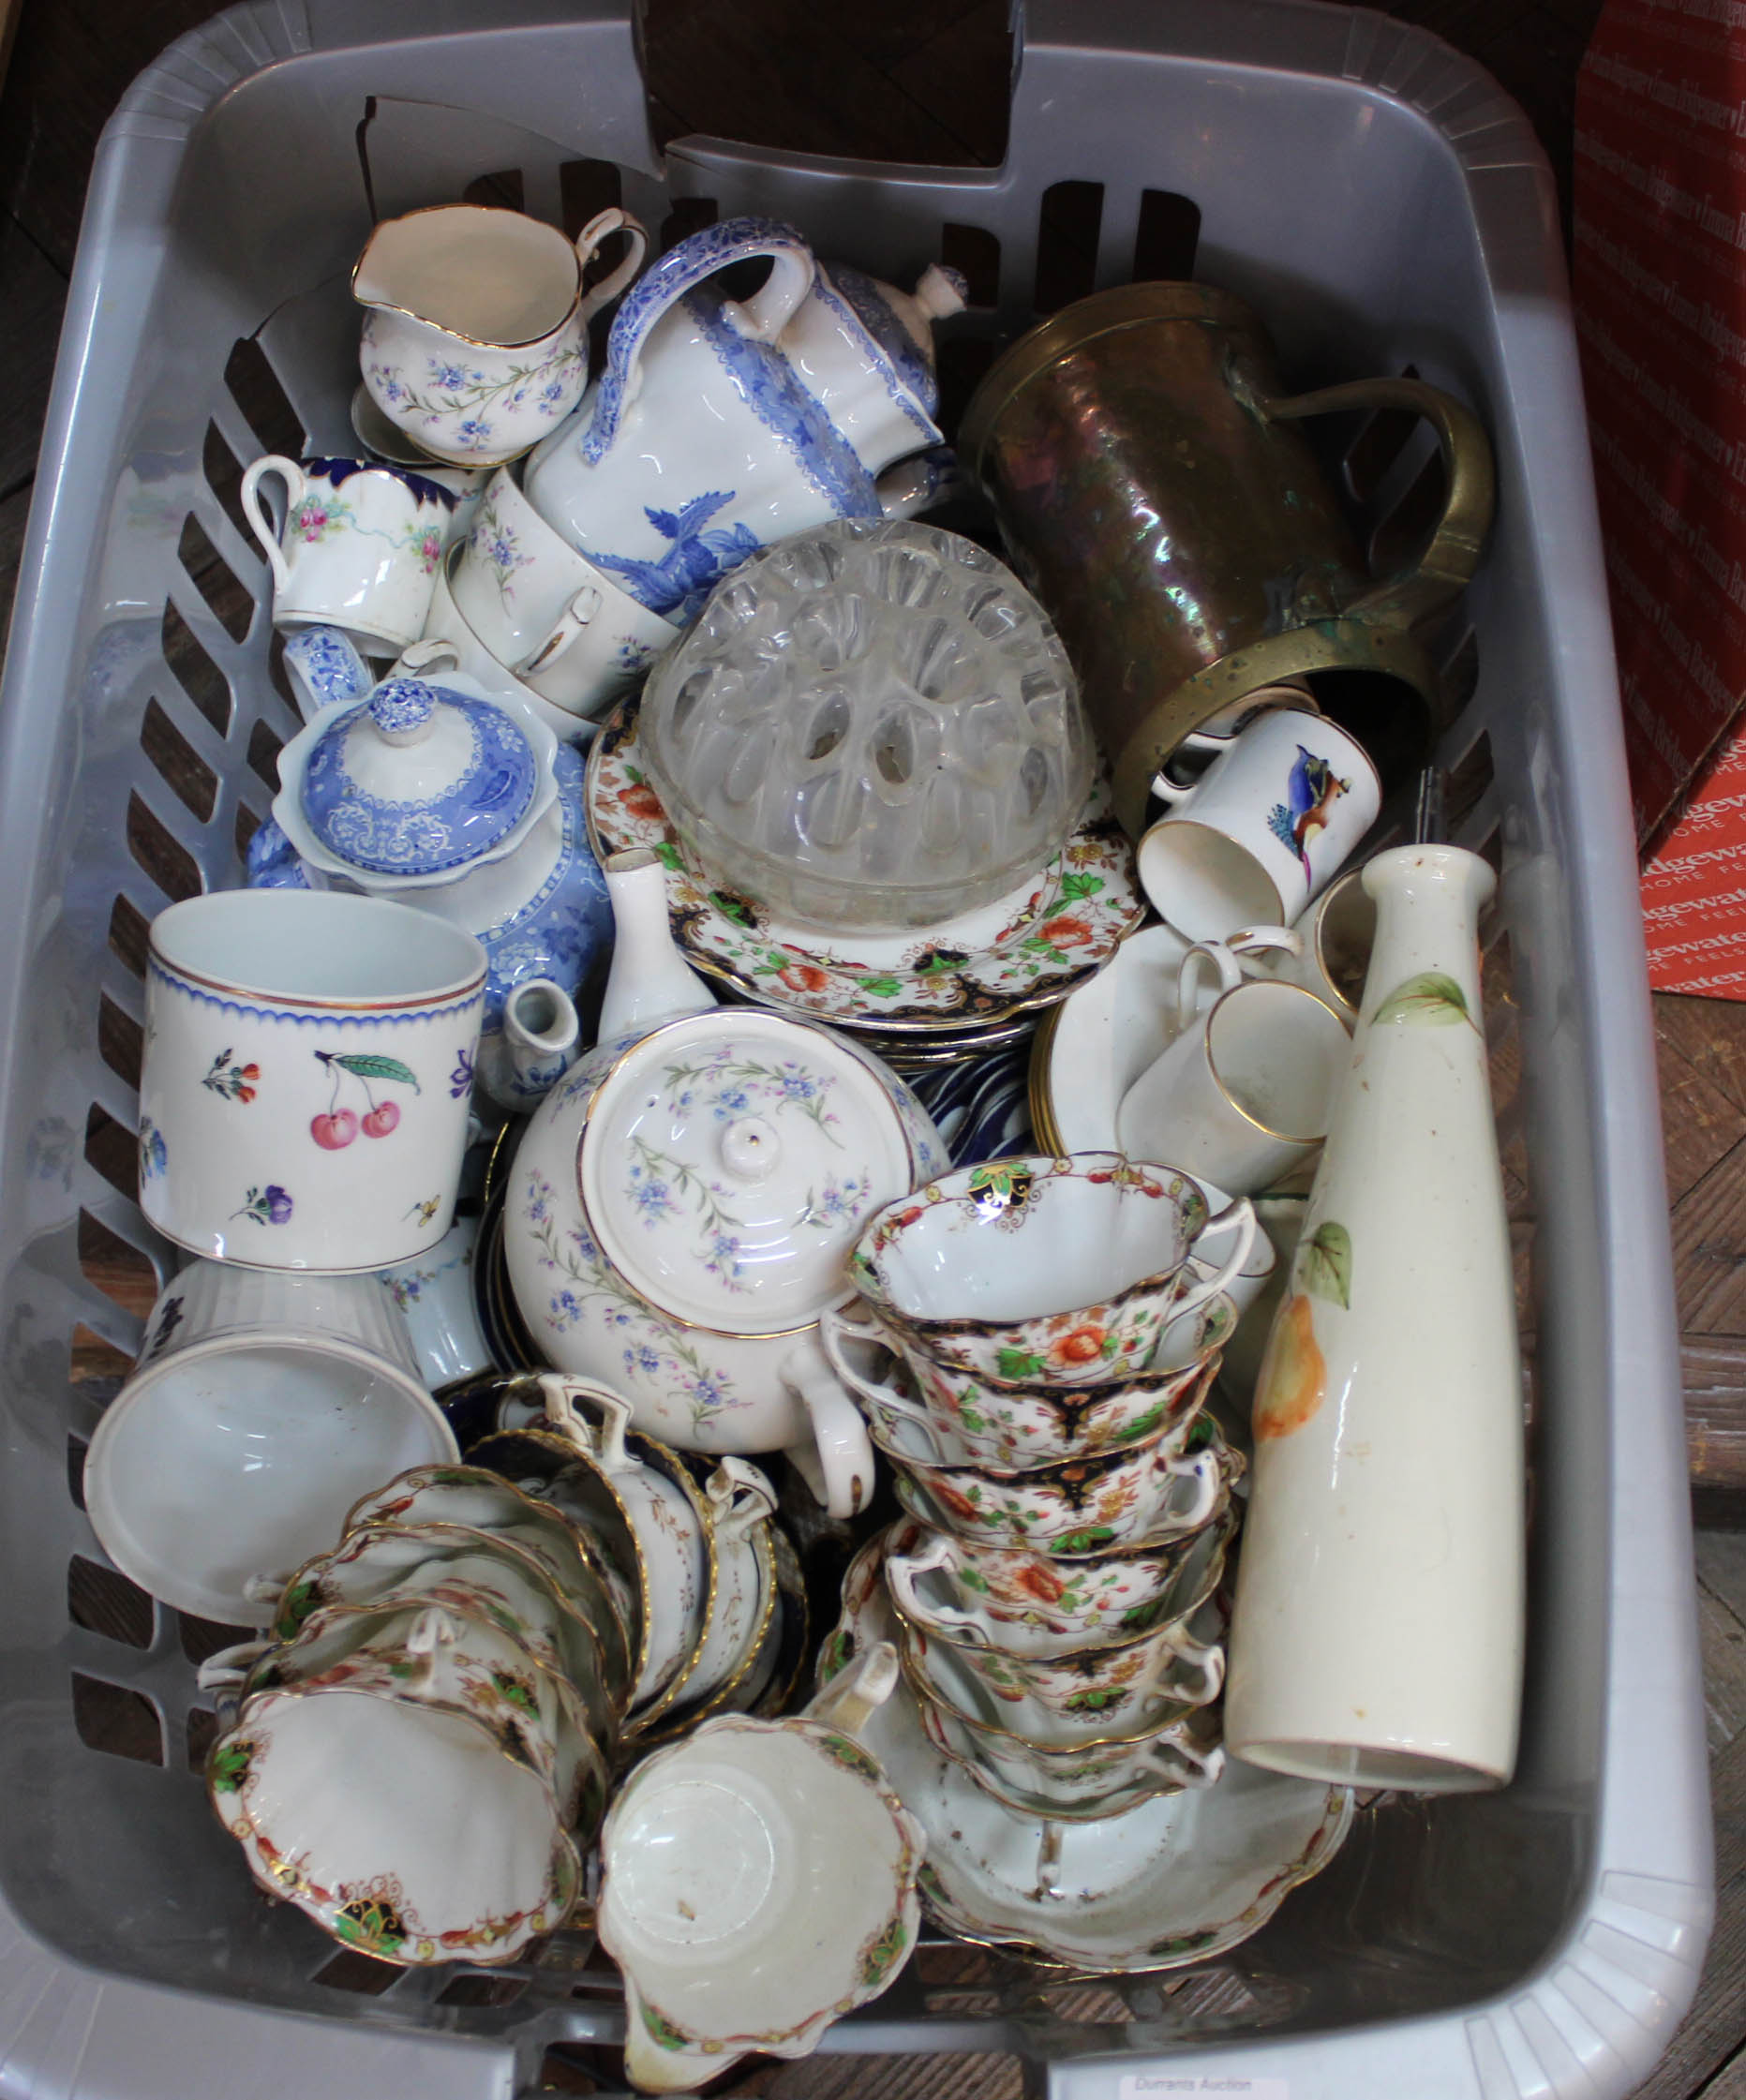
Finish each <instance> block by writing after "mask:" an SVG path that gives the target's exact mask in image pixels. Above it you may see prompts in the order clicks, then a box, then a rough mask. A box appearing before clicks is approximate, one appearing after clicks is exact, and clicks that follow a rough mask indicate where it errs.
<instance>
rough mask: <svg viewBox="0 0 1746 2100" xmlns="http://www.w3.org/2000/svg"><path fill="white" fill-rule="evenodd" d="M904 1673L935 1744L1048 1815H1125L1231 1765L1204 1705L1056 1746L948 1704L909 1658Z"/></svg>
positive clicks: (1003, 1792)
mask: <svg viewBox="0 0 1746 2100" xmlns="http://www.w3.org/2000/svg"><path fill="white" fill-rule="evenodd" d="M903 1674H904V1676H905V1678H906V1679H907V1681H908V1684H909V1688H910V1690H911V1691H912V1692H913V1693H914V1694H915V1699H916V1705H917V1709H918V1713H919V1716H920V1719H921V1725H922V1728H923V1730H924V1732H925V1733H926V1735H927V1737H928V1740H929V1741H930V1742H931V1743H932V1744H933V1747H934V1748H935V1749H936V1750H939V1751H940V1752H941V1753H942V1754H943V1755H944V1756H946V1757H949V1758H950V1759H951V1760H952V1761H953V1763H954V1764H957V1765H963V1767H964V1768H965V1770H966V1771H968V1772H969V1774H970V1776H971V1777H972V1778H973V1779H974V1780H976V1781H977V1785H978V1786H980V1787H982V1788H983V1789H984V1790H985V1791H986V1792H987V1793H989V1794H992V1795H993V1796H994V1798H995V1799H996V1800H997V1801H1004V1802H1005V1803H1006V1804H1007V1807H1008V1808H1011V1809H1018V1810H1022V1811H1024V1812H1028V1813H1031V1814H1035V1815H1037V1816H1039V1817H1041V1818H1044V1819H1045V1820H1049V1821H1060V1822H1063V1823H1074V1822H1081V1821H1089V1820H1090V1819H1092V1818H1094V1817H1100V1816H1111V1815H1120V1814H1121V1813H1122V1812H1123V1810H1126V1809H1131V1808H1134V1807H1137V1806H1138V1804H1139V1803H1140V1802H1142V1801H1144V1800H1146V1799H1148V1798H1149V1797H1150V1796H1151V1795H1155V1794H1167V1793H1171V1792H1174V1791H1175V1790H1176V1789H1178V1788H1181V1787H1201V1786H1213V1785H1216V1783H1217V1780H1218V1776H1219V1774H1220V1773H1221V1772H1222V1771H1223V1770H1224V1767H1225V1752H1224V1748H1223V1746H1222V1744H1221V1743H1220V1742H1219V1740H1218V1735H1219V1729H1218V1722H1217V1720H1216V1716H1215V1715H1214V1714H1213V1713H1212V1712H1210V1711H1209V1710H1208V1709H1207V1708H1205V1707H1196V1708H1195V1709H1194V1710H1193V1711H1192V1712H1190V1713H1188V1714H1186V1715H1185V1716H1184V1717H1183V1718H1182V1719H1181V1720H1173V1721H1171V1722H1170V1723H1169V1724H1168V1725H1167V1726H1165V1727H1163V1728H1157V1729H1152V1730H1148V1731H1147V1732H1146V1733H1144V1734H1142V1735H1135V1736H1111V1737H1108V1738H1106V1739H1103V1740H1099V1741H1093V1742H1082V1743H1073V1744H1069V1745H1067V1746H1066V1747H1058V1748H1053V1749H1050V1748H1045V1747H1043V1746H1042V1745H1039V1744H1037V1743H1030V1742H1026V1741H1025V1740H1024V1738H1023V1737H1022V1736H1020V1735H1013V1734H1011V1733H1010V1731H1008V1730H1007V1729H1002V1728H996V1727H993V1726H992V1725H990V1724H988V1723H986V1722H983V1721H977V1720H969V1719H968V1718H967V1717H966V1716H965V1715H963V1714H960V1713H957V1712H955V1711H954V1710H953V1709H952V1708H951V1707H950V1706H947V1705H942V1704H941V1702H940V1701H939V1700H938V1699H937V1698H936V1697H935V1696H934V1695H933V1693H932V1692H931V1691H930V1690H928V1688H927V1686H926V1684H925V1682H923V1681H921V1680H919V1679H918V1677H917V1676H916V1674H915V1673H914V1671H913V1669H912V1668H911V1665H910V1663H909V1661H908V1659H907V1658H905V1659H904V1663H903Z"/></svg>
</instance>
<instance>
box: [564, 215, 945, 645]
mask: <svg viewBox="0 0 1746 2100" xmlns="http://www.w3.org/2000/svg"><path fill="white" fill-rule="evenodd" d="M754 257H768V258H769V262H770V265H771V267H770V274H769V278H768V279H767V280H766V282H765V283H764V284H763V285H762V286H761V287H760V288H759V290H757V291H755V292H754V293H753V294H752V296H751V297H750V298H748V299H746V300H743V301H737V300H733V299H729V298H728V297H726V295H725V294H724V292H723V291H722V290H720V289H719V288H718V287H717V286H716V285H714V284H713V283H711V281H710V280H711V279H712V278H713V277H714V276H716V275H717V273H718V272H720V271H721V270H723V269H724V268H725V267H726V265H727V264H729V263H730V262H741V261H747V260H749V259H752V258H754ZM962 305H963V285H962V279H959V278H957V277H956V276H954V275H953V274H952V273H951V272H948V271H946V270H942V269H940V268H939V267H938V266H937V265H936V266H933V267H931V268H930V269H928V270H927V271H926V272H924V274H923V276H922V277H921V280H920V282H919V283H918V286H917V288H916V290H915V291H914V293H913V294H906V293H903V292H900V291H898V290H895V289H894V288H893V287H891V286H889V285H882V284H880V283H879V282H878V281H877V280H876V279H874V278H873V277H870V276H866V275H865V274H864V273H863V272H861V271H858V270H854V269H851V268H849V267H848V266H847V265H845V264H842V263H832V264H830V265H828V266H827V265H826V264H824V263H821V262H819V261H817V260H816V259H815V258H814V256H813V251H812V249H811V248H809V247H808V246H807V245H806V243H805V242H804V241H803V240H802V239H801V237H800V235H799V234H798V232H796V231H795V230H794V228H792V227H790V226H783V225H780V224H778V223H777V222H776V221H775V220H772V219H764V218H732V219H724V220H723V221H722V222H721V224H720V225H718V226H711V227H708V228H706V229H705V230H704V231H702V232H700V233H694V234H693V235H692V236H691V237H690V239H689V240H685V241H681V242H680V243H679V246H677V247H675V248H672V249H670V250H669V251H668V252H667V253H666V254H665V255H664V256H663V257H662V258H661V260H660V261H659V262H657V263H655V264H654V266H653V267H652V268H651V269H650V270H649V272H648V274H647V275H646V276H644V277H643V278H642V280H641V282H640V283H639V284H637V286H636V287H635V288H634V290H632V291H631V292H630V294H629V295H628V296H627V297H626V299H625V301H624V303H623V305H621V306H620V307H619V312H618V316H617V318H616V319H615V320H614V321H613V324H612V334H611V336H610V337H609V339H608V342H607V346H606V360H605V366H604V371H603V372H602V375H601V378H600V380H599V382H598V384H597V385H596V386H595V387H594V388H593V389H592V391H591V393H590V394H589V396H588V397H587V398H586V399H585V400H584V401H583V403H582V406H581V408H580V409H579V410H577V411H576V413H575V415H574V416H573V417H572V418H571V419H570V420H569V421H568V422H567V423H565V424H563V425H562V426H561V427H560V429H558V430H555V431H554V432H553V433H552V434H551V436H550V437H549V438H548V439H546V440H545V442H544V443H543V444H542V445H541V446H540V447H539V449H538V450H537V451H536V452H535V453H534V454H533V455H532V457H531V458H530V461H529V464H528V469H527V477H526V488H527V494H528V497H529V499H530V501H531V502H532V504H533V505H534V507H535V509H536V510H538V511H539V512H540V513H541V514H543V515H544V516H545V519H546V522H547V523H548V524H550V525H551V526H553V527H554V528H555V529H557V530H558V531H560V532H561V533H562V534H563V536H564V537H565V538H566V539H567V540H568V541H569V542H570V544H571V545H572V546H574V547H575V549H576V551H577V552H578V553H580V554H582V555H584V556H585V557H587V559H589V560H590V561H592V562H593V563H595V565H596V566H597V567H599V568H601V569H603V570H604V571H605V572H606V573H608V574H609V575H610V576H611V577H612V578H613V579H614V581H615V582H617V583H619V584H620V585H622V587H623V588H625V589H626V590H627V591H629V592H630V594H631V595H632V596H633V597H634V598H635V599H636V600H637V601H638V602H639V603H641V604H643V605H645V606H646V607H647V608H648V609H649V611H650V612H654V613H659V614H662V615H663V616H664V617H665V618H669V619H672V620H674V621H676V622H678V623H679V624H681V625H684V624H688V623H689V622H690V621H691V620H692V619H694V618H695V617H696V615H697V613H698V612H699V610H700V609H701V608H702V605H703V602H704V600H705V599H706V598H707V597H708V596H709V592H710V590H711V589H712V588H713V587H714V585H715V584H716V582H717V581H718V579H719V578H720V577H722V576H723V575H724V574H725V573H727V571H728V570H730V569H733V568H735V567H737V566H738V565H739V563H740V562H741V561H743V560H745V559H746V558H747V557H748V556H749V555H753V554H756V553H757V552H758V550H759V549H760V548H761V547H765V546H768V545H769V544H770V543H771V542H772V541H775V540H780V539H783V538H786V537H787V535H788V534H790V533H793V532H798V531H802V530H804V529H806V528H808V527H810V526H814V525H822V524H824V523H825V522H826V521H827V520H828V519H830V518H833V517H878V516H880V515H882V514H886V515H900V514H907V513H908V512H909V511H910V510H912V509H915V508H918V507H919V506H920V504H921V503H922V502H925V501H926V500H929V499H930V497H931V495H932V487H931V484H930V482H929V480H928V477H926V476H923V477H921V478H920V479H919V480H918V478H917V477H915V476H914V475H908V474H904V475H900V476H899V477H898V478H897V479H896V480H895V481H894V482H893V483H891V484H888V485H887V486H886V487H885V488H884V489H883V490H882V489H881V487H880V486H879V484H878V481H877V477H878V476H880V475H881V474H882V473H883V472H884V471H885V469H887V468H888V467H890V466H891V465H892V464H893V462H895V461H898V460H902V459H903V458H904V457H905V456H906V455H907V454H913V453H917V452H919V451H921V450H923V449H924V448H927V447H930V446H937V445H938V444H939V443H940V441H941V440H940V431H939V429H938V427H937V425H936V424H934V422H933V410H934V409H935V408H936V406H937V405H938V388H937V386H936V383H935V380H934V376H933V343H932V339H931V335H930V324H931V323H932V322H933V320H938V319H940V318H942V317H944V316H946V315H948V314H952V313H956V312H957V311H958V310H959V308H960V307H961V306H962Z"/></svg>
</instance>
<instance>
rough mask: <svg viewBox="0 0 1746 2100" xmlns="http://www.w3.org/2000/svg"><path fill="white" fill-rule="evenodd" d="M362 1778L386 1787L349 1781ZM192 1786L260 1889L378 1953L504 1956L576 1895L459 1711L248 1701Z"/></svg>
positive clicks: (528, 1808) (538, 1809) (531, 1783)
mask: <svg viewBox="0 0 1746 2100" xmlns="http://www.w3.org/2000/svg"><path fill="white" fill-rule="evenodd" d="M371 1770H375V1771H381V1772H390V1773H392V1774H393V1775H394V1783H393V1784H392V1785H390V1786H366V1785H361V1784H360V1783H359V1775H360V1774H361V1773H363V1772H366V1771H371ZM206 1788H207V1793H208V1795H210V1797H211V1800H212V1804H213V1807H214V1809H215V1810H216V1811H217V1815H218V1820H219V1821H220V1822H221V1823H222V1824H224V1826H225V1828H226V1829H227V1830H228V1831H229V1832H230V1833H231V1836H232V1837H233V1838H235V1839H238V1840H239V1842H240V1843H241V1844H242V1846H243V1851H244V1855H245V1857H246V1860H247V1862H248V1868H249V1871H250V1872H251V1873H252V1874H253V1875H254V1877H255V1880H256V1881H257V1882H258V1883H259V1884H261V1887H262V1888H263V1889H265V1890H266V1892H267V1893H268V1894H269V1895H270V1896H275V1897H278V1898H280V1899H284V1900H288V1901H290V1902H292V1903H294V1904H295V1905H296V1906H297V1908H298V1909H299V1910H300V1911H303V1912H304V1913H305V1914H306V1915H307V1916H309V1917H311V1918H313V1919H314V1921H315V1922H316V1923H317V1924H318V1925H320V1926H321V1927H322V1928H323V1929H324V1930H326V1931H328V1932H330V1933H331V1934H332V1935H333V1936H334V1937H335V1938H336V1939H337V1940H339V1941H341V1942H342V1943H343V1944H346V1945H348V1946H350V1947H351V1948H353V1949H355V1950H357V1951H358V1952H360V1953H364V1954H369V1955H373V1956H375V1957H376V1958H377V1959H380V1960H383V1961H392V1962H397V1963H399V1964H400V1965H402V1966H413V1965H422V1964H426V1963H434V1962H440V1961H455V1960H459V1959H466V1960H470V1961H475V1962H485V1963H490V1962H498V1961H508V1960H511V1959H514V1958H515V1955H516V1954H518V1953H519V1952H520V1950H521V1949H522V1948H523V1947H524V1946H526V1945H527V1944H528V1943H529V1941H530V1940H532V1939H535V1938H537V1937H539V1935H541V1934H542V1933H545V1932H550V1931H553V1930H555V1929H557V1928H558V1927H559V1926H560V1925H561V1924H563V1922H564V1920H565V1919H566V1918H567V1917H568V1916H569V1914H570V1911H571V1908H572V1906H573V1905H574V1903H575V1899H576V1896H577V1894H578V1893H579V1890H580V1886H581V1878H582V1876H581V1864H580V1861H579V1859H578V1856H577V1854H576V1848H575V1843H574V1842H573V1841H572V1839H570V1837H569V1836H568V1835H567V1833H566V1832H565V1831H564V1830H563V1829H562V1828H561V1827H560V1824H559V1821H558V1813H557V1809H556V1806H555V1804H554V1802H553V1798H552V1795H551V1792H550V1790H549V1788H548V1787H547V1786H546V1784H545V1781H544V1780H542V1779H541V1777H540V1775H539V1773H538V1772H537V1771H535V1770H534V1768H533V1767H532V1766H531V1765H529V1764H526V1763H525V1762H523V1761H522V1760H521V1759H520V1758H518V1757H515V1756H512V1755H510V1754H508V1753H507V1752H506V1751H505V1750H504V1748H503V1746H502V1744H501V1743H500V1741H499V1740H498V1737H497V1735H496V1734H495V1732H494V1731H492V1730H491V1729H489V1728H485V1727H482V1726H481V1725H480V1723H479V1722H478V1721H477V1720H474V1719H473V1718H472V1717H471V1716H470V1715H466V1714H459V1713H452V1712H446V1711H443V1710H441V1709H440V1708H437V1707H434V1706H419V1705H411V1704H410V1703H409V1702H407V1701H405V1700H397V1699H379V1698H375V1697H371V1696H369V1695H368V1694H367V1693H365V1692H362V1691H355V1690H348V1689H345V1688H338V1689H333V1688H329V1689H324V1690H319V1691H318V1690H313V1689H311V1688H293V1689H287V1690H280V1691H267V1692H261V1693H260V1694H258V1695H256V1696H255V1697H253V1698H251V1699H249V1700H248V1701H247V1702H246V1705H245V1707H244V1709H243V1711H242V1713H241V1715H240V1716H239V1718H238V1720H237V1721H236V1722H235V1724H234V1725H233V1726H232V1727H231V1728H230V1729H228V1730H227V1731H226V1732H225V1734H223V1735H220V1736H219V1737H218V1739H217V1741H216V1743H215V1744H214V1745H213V1749H212V1753H211V1755H210V1757H209V1758H208V1759H207V1764H206ZM461 1824H465V1825H466V1828H467V1830H468V1834H469V1839H470V1842H469V1843H468V1844H467V1845H466V1846H465V1847H461V1846H457V1845H456V1844H455V1842H454V1841H453V1840H454V1836H455V1830H456V1828H457V1827H459V1826H460V1825H461Z"/></svg>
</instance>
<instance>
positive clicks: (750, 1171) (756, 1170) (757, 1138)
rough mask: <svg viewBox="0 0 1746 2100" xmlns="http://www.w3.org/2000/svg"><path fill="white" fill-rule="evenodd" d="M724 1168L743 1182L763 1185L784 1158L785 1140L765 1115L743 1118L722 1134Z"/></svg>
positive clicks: (729, 1125) (731, 1124)
mask: <svg viewBox="0 0 1746 2100" xmlns="http://www.w3.org/2000/svg"><path fill="white" fill-rule="evenodd" d="M721 1151H722V1165H723V1166H724V1168H726V1169H727V1171H728V1172H729V1173H730V1174H731V1175H732V1176H733V1177H734V1179H735V1180H736V1181H739V1182H761V1181H763V1180H764V1179H765V1177H766V1176H767V1175H768V1174H769V1173H771V1172H772V1171H773V1170H774V1169H775V1166H776V1163H777V1161H778V1160H779V1159H780V1158H781V1157H782V1139H780V1138H779V1137H778V1136H777V1135H776V1132H775V1130H774V1129H773V1128H772V1127H771V1125H770V1124H768V1123H766V1122H765V1120H764V1118H763V1117H762V1116H741V1117H740V1119H739V1122H738V1123H730V1124H728V1125H727V1127H726V1129H725V1130H724V1131H723V1133H722V1139H721Z"/></svg>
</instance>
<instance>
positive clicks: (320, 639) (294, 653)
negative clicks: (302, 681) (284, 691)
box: [285, 627, 376, 722]
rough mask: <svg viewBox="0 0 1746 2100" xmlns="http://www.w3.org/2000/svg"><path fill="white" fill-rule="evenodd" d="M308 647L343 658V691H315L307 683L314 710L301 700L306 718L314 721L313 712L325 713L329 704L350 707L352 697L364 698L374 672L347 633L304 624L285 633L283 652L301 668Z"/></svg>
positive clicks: (300, 710) (374, 680)
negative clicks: (344, 668) (307, 707)
mask: <svg viewBox="0 0 1746 2100" xmlns="http://www.w3.org/2000/svg"><path fill="white" fill-rule="evenodd" d="M311 649H315V650H320V651H322V652H324V653H325V654H327V655H329V656H330V657H331V656H336V655H337V656H340V657H343V658H344V659H345V660H346V676H345V680H344V683H345V691H344V692H343V693H341V692H337V691H330V692H328V693H325V694H322V693H317V692H316V691H315V689H314V688H313V686H306V691H307V693H308V697H309V700H310V705H311V709H312V710H313V711H306V710H305V709H304V708H303V707H302V706H301V704H300V706H299V708H298V712H299V713H300V714H302V715H303V717H304V720H305V721H306V722H311V721H313V720H314V719H315V716H316V715H318V714H323V713H325V712H326V710H327V709H328V708H329V707H350V706H351V703H352V702H353V701H354V700H361V699H363V697H364V695H365V694H366V693H367V692H368V691H369V690H370V688H371V686H373V685H374V684H375V682H376V674H375V672H374V671H372V670H371V669H370V667H369V665H368V664H367V663H365V661H364V659H363V657H362V656H360V655H359V653H358V650H357V648H356V645H355V644H354V643H353V642H352V641H351V638H350V637H349V636H348V635H345V634H342V633H340V631H339V630H338V628H336V627H303V628H299V629H298V631H297V633H294V634H288V635H287V636H286V637H285V654H286V655H287V656H288V657H289V658H290V659H291V662H292V663H294V664H295V665H296V666H297V668H298V669H299V670H300V671H301V670H302V668H303V659H304V657H305V656H306V654H307V653H308V652H309V651H310V650H311ZM300 701H301V695H300Z"/></svg>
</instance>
